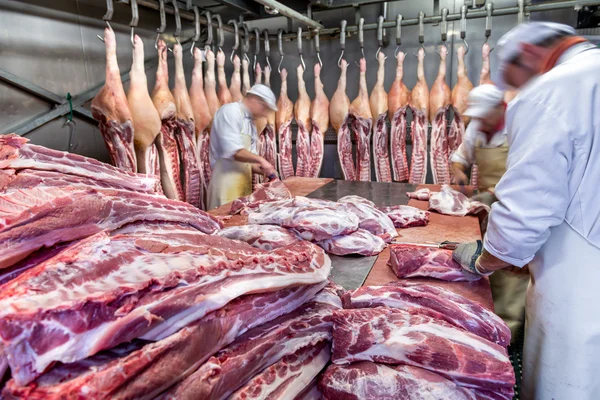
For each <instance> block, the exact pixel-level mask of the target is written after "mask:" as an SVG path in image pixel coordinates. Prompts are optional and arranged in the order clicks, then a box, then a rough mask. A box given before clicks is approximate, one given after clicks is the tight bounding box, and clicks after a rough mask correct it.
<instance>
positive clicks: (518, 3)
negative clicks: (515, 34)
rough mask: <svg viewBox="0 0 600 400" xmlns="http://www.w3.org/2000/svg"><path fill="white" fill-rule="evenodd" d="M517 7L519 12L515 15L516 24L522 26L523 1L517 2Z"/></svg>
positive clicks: (523, 17)
mask: <svg viewBox="0 0 600 400" xmlns="http://www.w3.org/2000/svg"><path fill="white" fill-rule="evenodd" d="M517 6H518V7H519V12H518V13H517V24H522V23H523V20H524V19H525V0H518V1H517Z"/></svg>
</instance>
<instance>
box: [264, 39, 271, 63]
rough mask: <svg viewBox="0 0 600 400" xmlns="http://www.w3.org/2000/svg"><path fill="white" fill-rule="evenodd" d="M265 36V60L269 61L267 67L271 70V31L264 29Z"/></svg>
mask: <svg viewBox="0 0 600 400" xmlns="http://www.w3.org/2000/svg"><path fill="white" fill-rule="evenodd" d="M263 36H264V38H265V59H266V60H267V65H268V66H269V69H271V61H270V60H269V56H270V55H271V43H269V30H268V29H263Z"/></svg>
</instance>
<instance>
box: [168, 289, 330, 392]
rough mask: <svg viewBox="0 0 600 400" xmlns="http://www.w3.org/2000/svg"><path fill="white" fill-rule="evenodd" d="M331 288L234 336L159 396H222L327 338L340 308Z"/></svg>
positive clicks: (328, 338)
mask: <svg viewBox="0 0 600 400" xmlns="http://www.w3.org/2000/svg"><path fill="white" fill-rule="evenodd" d="M334 290H335V285H332V284H330V285H329V286H328V287H326V288H325V289H324V290H322V291H321V292H320V293H319V294H318V295H317V296H316V297H315V298H314V299H313V300H312V301H311V302H308V303H306V304H304V305H303V306H302V307H300V308H298V309H296V310H295V311H293V312H291V313H289V314H286V315H282V316H281V317H279V318H277V319H275V320H273V321H271V322H268V323H266V324H263V325H261V326H258V327H256V328H254V329H252V330H250V331H248V332H246V333H245V334H244V335H242V336H240V337H238V338H237V339H236V341H235V342H233V343H232V344H231V345H229V346H228V347H226V348H224V349H223V350H221V351H220V352H218V353H217V354H216V355H215V356H214V357H211V358H210V359H209V360H208V361H207V362H206V363H205V364H204V365H202V366H201V367H200V368H199V369H198V370H197V371H196V372H194V373H193V374H192V375H190V376H189V377H188V378H187V379H185V380H184V381H183V382H181V383H180V384H178V385H177V386H175V387H173V388H172V389H171V390H169V391H168V392H167V393H165V394H164V395H163V396H162V397H161V399H173V400H174V399H177V400H184V399H203V400H213V399H225V398H227V397H228V396H229V395H231V394H232V393H233V392H234V391H235V390H237V389H238V388H240V387H241V386H243V385H244V384H246V382H248V381H249V380H250V379H251V378H252V377H253V376H254V375H256V374H257V373H259V372H260V371H262V370H264V369H265V368H267V367H269V366H271V365H273V364H274V363H276V362H277V361H278V360H280V359H281V358H283V357H285V356H287V355H290V354H294V353H295V352H296V351H298V350H299V349H302V348H304V347H306V346H311V345H316V344H318V343H320V342H322V341H324V340H331V327H332V322H331V316H332V313H333V312H334V311H335V310H338V309H340V308H341V301H340V298H339V297H338V296H337V295H336V294H334V293H332V292H333V291H334Z"/></svg>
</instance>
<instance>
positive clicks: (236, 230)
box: [218, 225, 300, 250]
mask: <svg viewBox="0 0 600 400" xmlns="http://www.w3.org/2000/svg"><path fill="white" fill-rule="evenodd" d="M218 234H219V236H223V237H226V238H228V239H232V240H240V241H242V242H246V243H248V244H249V245H250V246H252V247H256V248H257V249H262V250H274V249H277V248H279V247H284V246H288V245H290V244H292V243H294V242H297V241H298V240H300V239H298V237H297V236H296V235H295V234H293V233H292V232H290V231H289V230H287V229H285V228H282V227H279V226H276V225H240V226H230V227H228V228H225V229H222V230H221V231H220V232H219V233H218Z"/></svg>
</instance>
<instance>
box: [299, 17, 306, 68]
mask: <svg viewBox="0 0 600 400" xmlns="http://www.w3.org/2000/svg"><path fill="white" fill-rule="evenodd" d="M298 55H299V56H300V62H301V63H302V69H303V70H305V71H306V64H304V58H303V57H302V28H301V27H298Z"/></svg>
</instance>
